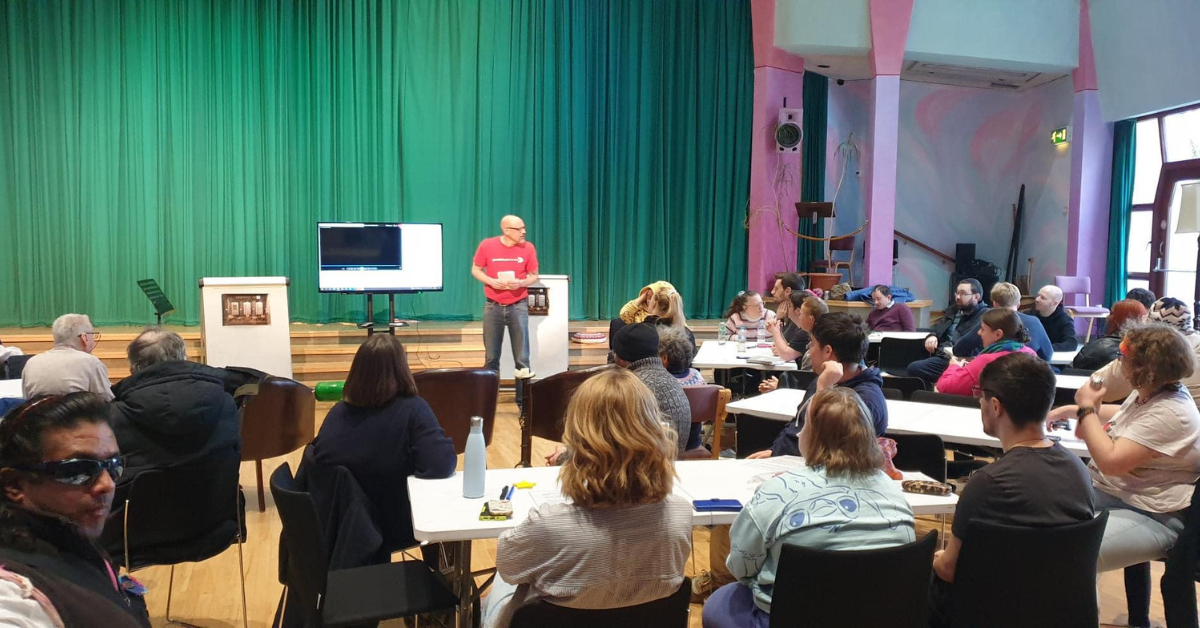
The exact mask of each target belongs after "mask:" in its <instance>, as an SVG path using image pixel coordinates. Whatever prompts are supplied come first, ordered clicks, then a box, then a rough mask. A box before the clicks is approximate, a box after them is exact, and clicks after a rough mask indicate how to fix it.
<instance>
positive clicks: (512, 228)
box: [504, 227, 525, 231]
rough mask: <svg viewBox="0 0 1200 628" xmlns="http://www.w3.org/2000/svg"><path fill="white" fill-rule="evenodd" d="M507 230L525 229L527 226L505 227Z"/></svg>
mask: <svg viewBox="0 0 1200 628" xmlns="http://www.w3.org/2000/svg"><path fill="white" fill-rule="evenodd" d="M504 230H505V231H525V227H505V228H504Z"/></svg>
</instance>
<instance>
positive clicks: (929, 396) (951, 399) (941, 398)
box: [912, 390, 979, 409]
mask: <svg viewBox="0 0 1200 628" xmlns="http://www.w3.org/2000/svg"><path fill="white" fill-rule="evenodd" d="M912 400H913V401H916V402H918V403H936V404H938V405H942V406H958V407H959V408H976V409H978V408H979V400H978V399H976V398H975V397H968V396H966V395H948V394H946V393H940V392H931V391H928V390H918V391H917V392H914V393H913V394H912Z"/></svg>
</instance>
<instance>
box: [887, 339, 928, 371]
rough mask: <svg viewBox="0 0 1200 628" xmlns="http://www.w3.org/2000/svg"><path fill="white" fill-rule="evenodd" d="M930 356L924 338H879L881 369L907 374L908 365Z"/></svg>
mask: <svg viewBox="0 0 1200 628" xmlns="http://www.w3.org/2000/svg"><path fill="white" fill-rule="evenodd" d="M928 357H929V352H928V351H926V350H925V339H924V338H887V337H884V338H881V339H880V340H879V370H881V371H883V372H885V373H889V374H891V375H899V376H907V375H908V365H909V364H912V363H913V362H916V361H917V360H924V359H925V358H928Z"/></svg>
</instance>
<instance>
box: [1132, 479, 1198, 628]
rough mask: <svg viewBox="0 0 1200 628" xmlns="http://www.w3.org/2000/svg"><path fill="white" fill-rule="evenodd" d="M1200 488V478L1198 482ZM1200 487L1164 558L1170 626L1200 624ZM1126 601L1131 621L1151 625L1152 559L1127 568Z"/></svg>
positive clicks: (1163, 585) (1162, 583) (1186, 627)
mask: <svg viewBox="0 0 1200 628" xmlns="http://www.w3.org/2000/svg"><path fill="white" fill-rule="evenodd" d="M1197 485H1198V488H1200V482H1197ZM1198 557H1200V490H1193V491H1192V504H1191V507H1190V508H1189V509H1188V514H1187V518H1186V519H1185V520H1184V524H1183V531H1182V532H1181V533H1180V534H1179V538H1178V539H1177V540H1176V541H1175V546H1174V547H1172V548H1171V551H1170V552H1167V556H1166V558H1165V559H1163V560H1164V561H1165V562H1166V570H1165V571H1164V573H1163V577H1162V580H1161V581H1160V587H1161V589H1162V598H1163V610H1164V611H1165V614H1166V620H1167V628H1197V626H1200V621H1198V619H1197V616H1196V582H1198V581H1200V569H1197V567H1200V561H1198V560H1197V558H1198ZM1125 603H1126V604H1127V605H1128V607H1129V625H1131V626H1149V625H1150V563H1140V564H1137V565H1131V566H1129V567H1126V568H1125Z"/></svg>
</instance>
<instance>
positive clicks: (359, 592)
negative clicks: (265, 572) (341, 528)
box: [271, 462, 458, 628]
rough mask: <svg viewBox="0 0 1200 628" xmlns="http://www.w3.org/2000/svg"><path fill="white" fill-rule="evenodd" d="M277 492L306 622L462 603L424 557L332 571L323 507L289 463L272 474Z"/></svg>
mask: <svg viewBox="0 0 1200 628" xmlns="http://www.w3.org/2000/svg"><path fill="white" fill-rule="evenodd" d="M271 495H272V496H273V497H274V498H275V507H276V509H278V510H279V519H280V521H281V522H282V523H283V532H282V535H281V538H282V539H283V544H284V547H286V548H287V555H288V565H287V582H288V596H289V597H291V596H296V597H297V599H298V601H299V606H300V608H301V612H302V613H303V615H304V625H305V626H308V627H310V628H338V627H341V626H355V625H358V624H374V623H376V622H380V621H383V620H386V619H394V618H397V617H409V616H413V615H419V614H422V613H429V612H434V611H442V610H449V609H457V608H458V597H457V596H455V595H454V593H453V592H452V591H450V589H448V588H447V587H446V586H445V585H444V584H442V582H441V581H440V580H439V579H438V577H437V576H436V575H435V574H434V573H433V572H432V571H431V570H430V569H429V568H428V567H426V566H425V563H422V562H420V561H412V560H409V561H404V562H399V563H387V564H384V565H371V566H369V567H355V568H353V569H338V570H335V571H330V570H329V549H328V548H327V547H326V546H325V540H324V535H323V534H322V531H321V522H320V519H319V518H318V516H317V507H316V505H315V504H314V503H313V499H312V496H310V495H309V494H308V493H306V492H303V491H301V490H300V488H299V486H297V485H296V481H295V479H293V478H292V470H291V468H290V467H289V466H288V464H287V463H286V462H285V463H283V464H281V465H279V468H277V469H275V472H274V473H272V474H271Z"/></svg>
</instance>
